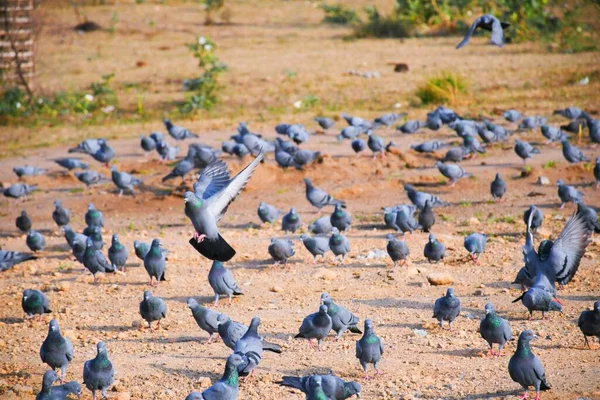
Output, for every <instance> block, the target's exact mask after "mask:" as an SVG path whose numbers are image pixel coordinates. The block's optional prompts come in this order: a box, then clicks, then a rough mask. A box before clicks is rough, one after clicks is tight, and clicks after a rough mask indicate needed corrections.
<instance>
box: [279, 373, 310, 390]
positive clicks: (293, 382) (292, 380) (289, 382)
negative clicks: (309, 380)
mask: <svg viewBox="0 0 600 400" xmlns="http://www.w3.org/2000/svg"><path fill="white" fill-rule="evenodd" d="M276 383H277V384H278V385H281V386H289V387H293V388H294V389H298V390H302V391H304V390H305V389H304V386H302V380H301V379H300V378H298V377H297V376H284V377H283V378H282V380H281V381H280V382H276Z"/></svg>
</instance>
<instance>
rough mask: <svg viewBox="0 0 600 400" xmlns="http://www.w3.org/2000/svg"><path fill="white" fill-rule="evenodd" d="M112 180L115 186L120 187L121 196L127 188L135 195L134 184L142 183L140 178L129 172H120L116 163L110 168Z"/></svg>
mask: <svg viewBox="0 0 600 400" xmlns="http://www.w3.org/2000/svg"><path fill="white" fill-rule="evenodd" d="M110 171H111V177H112V181H113V183H114V184H115V186H116V187H117V188H118V189H119V196H122V195H123V191H124V190H125V189H127V190H129V191H130V192H131V194H132V195H133V196H134V197H135V191H134V190H133V187H134V186H137V185H139V184H140V183H142V181H141V180H140V179H137V178H134V177H133V176H132V175H131V174H128V173H127V172H119V170H118V169H117V167H115V166H114V165H113V166H112V167H111V168H110Z"/></svg>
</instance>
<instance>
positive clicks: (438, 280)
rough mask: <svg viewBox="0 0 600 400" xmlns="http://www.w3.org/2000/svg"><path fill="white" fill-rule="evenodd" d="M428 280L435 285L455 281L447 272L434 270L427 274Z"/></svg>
mask: <svg viewBox="0 0 600 400" xmlns="http://www.w3.org/2000/svg"><path fill="white" fill-rule="evenodd" d="M427 281H428V282H429V283H430V284H431V285H433V286H441V285H450V284H452V283H454V278H453V277H452V275H450V274H447V273H445V272H433V273H431V274H429V275H428V276H427Z"/></svg>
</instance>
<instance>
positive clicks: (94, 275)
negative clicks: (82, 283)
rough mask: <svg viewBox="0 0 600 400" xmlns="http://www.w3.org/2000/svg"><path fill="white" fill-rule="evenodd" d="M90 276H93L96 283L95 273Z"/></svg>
mask: <svg viewBox="0 0 600 400" xmlns="http://www.w3.org/2000/svg"><path fill="white" fill-rule="evenodd" d="M92 276H93V277H94V283H96V274H92Z"/></svg>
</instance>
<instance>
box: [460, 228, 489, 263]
mask: <svg viewBox="0 0 600 400" xmlns="http://www.w3.org/2000/svg"><path fill="white" fill-rule="evenodd" d="M486 242H487V235H484V234H482V233H477V232H475V233H471V234H470V235H469V236H467V237H465V242H464V246H465V249H467V251H468V252H469V254H470V256H471V260H473V262H474V263H475V264H477V265H479V258H480V257H481V254H482V253H483V252H484V251H485V244H486Z"/></svg>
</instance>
